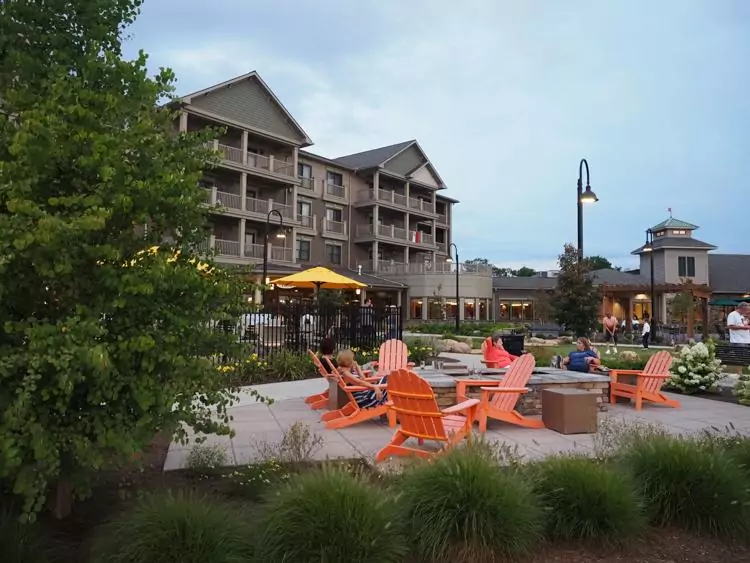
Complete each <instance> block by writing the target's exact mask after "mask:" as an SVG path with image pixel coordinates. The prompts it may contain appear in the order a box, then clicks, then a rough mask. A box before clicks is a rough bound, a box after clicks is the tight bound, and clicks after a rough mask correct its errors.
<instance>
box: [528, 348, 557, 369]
mask: <svg viewBox="0 0 750 563" xmlns="http://www.w3.org/2000/svg"><path fill="white" fill-rule="evenodd" d="M526 351H527V352H528V353H529V354H533V355H534V360H535V363H536V367H544V368H548V367H549V366H550V363H551V362H552V358H553V357H554V356H555V355H556V354H557V349H556V348H554V347H552V346H526Z"/></svg>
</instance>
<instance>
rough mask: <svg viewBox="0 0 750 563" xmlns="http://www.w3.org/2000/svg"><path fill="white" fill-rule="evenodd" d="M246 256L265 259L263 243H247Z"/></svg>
mask: <svg viewBox="0 0 750 563" xmlns="http://www.w3.org/2000/svg"><path fill="white" fill-rule="evenodd" d="M245 258H255V259H256V260H263V245H262V244H246V245H245Z"/></svg>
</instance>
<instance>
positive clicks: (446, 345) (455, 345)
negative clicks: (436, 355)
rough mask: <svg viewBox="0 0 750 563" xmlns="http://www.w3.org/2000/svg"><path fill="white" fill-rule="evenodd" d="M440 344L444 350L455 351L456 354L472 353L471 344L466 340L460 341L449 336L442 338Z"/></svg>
mask: <svg viewBox="0 0 750 563" xmlns="http://www.w3.org/2000/svg"><path fill="white" fill-rule="evenodd" d="M438 344H439V346H440V347H441V349H442V351H443V352H453V353H454V354H471V346H469V345H468V344H466V342H458V341H456V340H451V339H450V338H447V339H445V340H441V341H440V342H439V343H438Z"/></svg>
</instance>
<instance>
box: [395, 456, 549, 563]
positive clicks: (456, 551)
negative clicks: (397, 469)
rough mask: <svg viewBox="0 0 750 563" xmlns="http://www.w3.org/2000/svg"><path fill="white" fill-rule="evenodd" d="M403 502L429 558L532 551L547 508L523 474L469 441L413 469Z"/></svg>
mask: <svg viewBox="0 0 750 563" xmlns="http://www.w3.org/2000/svg"><path fill="white" fill-rule="evenodd" d="M401 487H402V493H401V496H400V502H401V503H402V507H403V512H404V515H405V517H406V518H407V521H408V523H409V529H410V532H411V538H410V539H411V545H412V547H413V549H414V551H415V553H416V555H417V556H418V557H419V558H420V559H421V560H424V561H434V562H449V561H451V562H452V561H477V562H484V561H488V562H489V561H495V560H496V558H497V557H499V556H517V555H522V554H524V553H527V552H529V551H531V550H532V548H533V547H534V546H535V544H536V543H537V542H538V541H539V539H540V536H541V528H542V511H541V508H540V506H539V503H538V501H537V498H536V496H535V495H534V494H533V491H532V489H531V487H530V486H529V485H528V484H527V483H526V482H525V481H523V480H522V479H521V477H520V475H518V474H516V473H515V472H512V471H508V470H501V469H500V468H499V467H498V465H497V463H496V462H495V461H494V460H493V459H492V457H491V456H490V455H488V453H487V451H486V449H485V448H483V447H477V446H475V445H473V444H469V445H467V446H465V447H461V448H456V449H454V450H453V451H451V452H449V453H447V454H445V455H441V456H439V457H438V458H436V459H434V460H432V461H431V462H429V463H426V464H420V465H416V466H414V467H412V468H410V470H407V471H406V472H405V474H404V477H403V480H402V485H401Z"/></svg>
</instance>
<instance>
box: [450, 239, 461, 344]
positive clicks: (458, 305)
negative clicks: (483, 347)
mask: <svg viewBox="0 0 750 563" xmlns="http://www.w3.org/2000/svg"><path fill="white" fill-rule="evenodd" d="M451 251H453V252H454V253H455V255H456V258H455V264H456V335H459V334H460V333H461V318H460V315H461V314H460V308H461V297H460V296H461V293H460V291H459V286H458V274H459V271H460V269H461V265H460V264H459V262H458V247H457V246H456V244H455V243H453V242H452V243H450V246H448V256H450V255H451ZM448 262H453V260H452V259H451V258H448Z"/></svg>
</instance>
